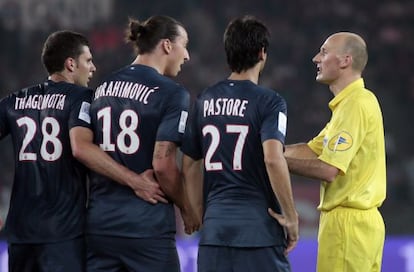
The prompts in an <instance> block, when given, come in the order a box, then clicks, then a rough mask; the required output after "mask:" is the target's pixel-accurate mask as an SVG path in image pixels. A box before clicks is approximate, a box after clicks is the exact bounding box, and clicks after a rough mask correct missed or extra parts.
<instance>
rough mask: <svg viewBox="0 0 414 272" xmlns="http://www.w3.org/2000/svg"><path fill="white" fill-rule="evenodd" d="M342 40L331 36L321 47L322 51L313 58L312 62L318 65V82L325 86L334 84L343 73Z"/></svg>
mask: <svg viewBox="0 0 414 272" xmlns="http://www.w3.org/2000/svg"><path fill="white" fill-rule="evenodd" d="M339 48H341V39H340V38H339V37H336V36H330V37H329V38H328V39H327V40H326V41H325V42H324V44H323V45H322V46H321V49H320V51H319V52H318V53H317V54H316V55H315V56H314V57H313V59H312V61H313V63H315V64H316V68H317V73H316V81H317V82H320V83H324V84H332V83H334V82H335V81H336V80H337V79H338V78H339V77H340V74H341V73H340V72H341V68H342V67H341V54H339V53H338V51H339V50H338V49H339Z"/></svg>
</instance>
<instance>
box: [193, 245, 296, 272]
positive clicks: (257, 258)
mask: <svg viewBox="0 0 414 272" xmlns="http://www.w3.org/2000/svg"><path fill="white" fill-rule="evenodd" d="M284 250H285V247H282V246H280V247H279V246H274V247H224V246H200V247H199V249H198V260H197V266H198V272H227V271H237V272H257V271H260V272H289V271H290V263H289V260H288V259H287V257H286V256H285V255H284V253H283V252H284Z"/></svg>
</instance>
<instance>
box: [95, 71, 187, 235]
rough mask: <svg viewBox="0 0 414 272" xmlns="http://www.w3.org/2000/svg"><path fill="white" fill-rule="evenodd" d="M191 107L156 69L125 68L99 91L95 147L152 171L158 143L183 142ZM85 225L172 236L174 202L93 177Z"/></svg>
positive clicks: (98, 232)
mask: <svg viewBox="0 0 414 272" xmlns="http://www.w3.org/2000/svg"><path fill="white" fill-rule="evenodd" d="M188 104H189V94H188V92H187V91H186V90H185V89H184V88H183V87H181V86H180V85H178V84H177V83H175V82H174V81H173V80H171V79H170V78H168V77H165V76H163V75H161V74H159V73H158V72H157V71H156V70H155V69H154V68H151V67H148V66H144V65H131V66H127V67H124V68H122V69H120V70H119V71H116V72H114V73H113V74H111V75H110V76H109V77H108V78H107V79H106V80H104V81H103V82H102V84H100V86H98V88H97V89H96V91H95V96H94V101H93V102H92V105H91V111H90V114H91V120H92V126H93V130H94V135H95V136H94V137H95V143H96V144H98V145H99V146H100V147H101V148H102V149H103V150H104V151H105V152H107V153H108V155H110V156H111V157H112V158H113V159H114V160H116V161H117V162H119V163H121V164H123V165H125V166H126V167H128V168H129V169H131V170H133V171H135V172H137V173H142V172H143V171H145V170H147V169H152V168H153V167H152V158H153V153H154V146H155V142H156V141H170V142H175V143H177V145H180V144H181V138H182V134H183V133H184V129H185V124H186V117H187V111H188ZM87 226H88V227H87V231H88V233H90V234H96V235H109V236H120V237H134V238H150V237H168V238H173V237H174V235H175V213H174V208H173V205H172V204H163V203H159V204H156V205H153V204H150V203H148V202H146V201H144V200H142V199H141V198H139V197H138V196H136V195H135V193H134V192H133V190H132V189H131V188H129V187H128V186H124V185H121V184H119V183H117V182H116V181H113V180H110V179H108V178H106V177H103V176H101V175H98V174H95V173H94V174H93V175H92V178H91V187H90V198H89V207H88V225H87Z"/></svg>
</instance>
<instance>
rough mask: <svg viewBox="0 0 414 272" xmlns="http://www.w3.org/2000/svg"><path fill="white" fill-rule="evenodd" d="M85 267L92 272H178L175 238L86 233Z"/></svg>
mask: <svg viewBox="0 0 414 272" xmlns="http://www.w3.org/2000/svg"><path fill="white" fill-rule="evenodd" d="M87 252H88V253H87V268H88V271H93V272H112V271H117V272H121V271H129V272H131V271H140V272H141V271H148V272H165V271H169V272H179V271H180V262H179V259H178V253H177V248H176V244H175V240H174V239H171V238H166V239H139V238H127V237H113V236H101V235H88V236H87Z"/></svg>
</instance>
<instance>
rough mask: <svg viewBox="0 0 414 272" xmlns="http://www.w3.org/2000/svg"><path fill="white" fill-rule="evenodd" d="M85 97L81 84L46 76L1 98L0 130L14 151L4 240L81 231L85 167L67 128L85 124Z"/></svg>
mask: <svg viewBox="0 0 414 272" xmlns="http://www.w3.org/2000/svg"><path fill="white" fill-rule="evenodd" d="M91 96H92V92H91V90H89V89H87V88H84V87H80V86H77V85H74V84H69V83H65V82H59V83H55V82H52V81H47V82H45V83H42V84H39V85H36V86H32V87H29V88H26V89H23V90H21V91H19V92H15V93H13V94H10V95H9V96H8V97H6V98H4V99H3V100H2V101H1V108H2V109H1V113H0V135H2V137H3V136H5V135H7V134H11V136H12V141H13V147H14V151H15V155H14V156H15V175H14V184H13V189H12V195H11V201H10V209H9V213H8V217H7V222H6V234H7V236H8V240H9V241H10V242H13V243H43V242H54V241H62V240H67V239H71V238H74V237H77V236H79V235H81V234H82V233H83V226H84V214H85V205H86V190H85V182H86V171H85V168H84V167H83V166H82V165H81V164H80V163H79V162H78V161H77V160H76V159H74V158H73V156H72V150H71V146H70V139H69V130H70V129H71V128H72V127H74V126H78V125H80V126H86V127H88V126H89V124H88V118H87V115H83V111H86V110H87V109H88V105H89V103H90V101H91ZM84 102H86V104H85V103H84Z"/></svg>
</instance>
